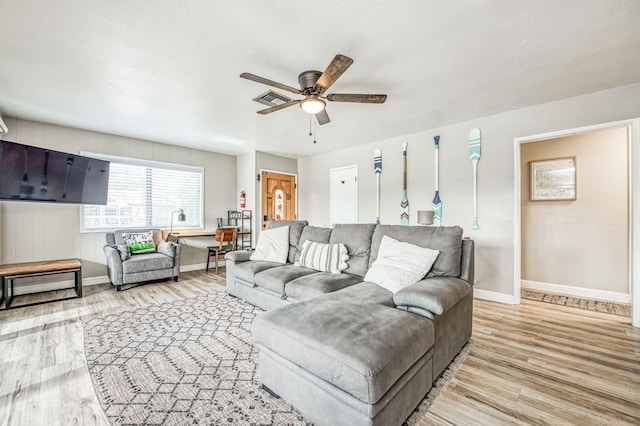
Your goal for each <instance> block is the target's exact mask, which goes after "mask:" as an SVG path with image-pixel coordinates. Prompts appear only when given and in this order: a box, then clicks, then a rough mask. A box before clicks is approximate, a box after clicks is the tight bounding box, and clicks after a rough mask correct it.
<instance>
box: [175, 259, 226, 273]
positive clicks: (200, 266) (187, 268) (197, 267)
mask: <svg viewBox="0 0 640 426" xmlns="http://www.w3.org/2000/svg"><path fill="white" fill-rule="evenodd" d="M218 266H224V262H223V261H220V263H218ZM211 268H214V266H213V264H211V265H209V269H211ZM201 269H207V264H206V263H194V264H193V265H184V266H183V265H180V272H191V271H199V270H201Z"/></svg>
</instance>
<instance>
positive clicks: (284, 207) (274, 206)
mask: <svg viewBox="0 0 640 426" xmlns="http://www.w3.org/2000/svg"><path fill="white" fill-rule="evenodd" d="M273 219H275V220H295V219H296V177H295V176H294V175H284V174H281V173H273V172H262V229H264V227H265V225H266V224H267V222H268V221H270V220H273Z"/></svg>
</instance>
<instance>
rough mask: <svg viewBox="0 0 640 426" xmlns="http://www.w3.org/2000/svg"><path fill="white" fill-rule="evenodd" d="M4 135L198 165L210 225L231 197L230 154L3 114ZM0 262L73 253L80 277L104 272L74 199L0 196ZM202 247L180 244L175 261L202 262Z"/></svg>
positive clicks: (99, 235) (96, 241)
mask: <svg viewBox="0 0 640 426" xmlns="http://www.w3.org/2000/svg"><path fill="white" fill-rule="evenodd" d="M5 122H6V124H7V126H8V127H9V133H8V134H7V135H4V139H5V140H8V141H13V142H18V143H23V144H27V145H34V146H39V147H44V148H51V149H54V150H58V151H63V152H71V153H75V154H78V153H79V152H80V151H88V152H96V153H103V154H110V155H116V156H123V157H133V158H142V159H147V160H153V161H162V162H167V163H178V164H186V165H191V166H199V167H203V168H204V179H205V180H204V225H205V228H206V229H207V230H215V228H216V218H217V217H225V218H226V216H227V210H228V209H231V208H234V206H235V205H236V203H237V200H236V199H237V194H236V158H235V157H234V156H230V155H224V154H215V153H212V152H207V151H200V150H196V149H191V148H181V147H178V146H174V145H167V144H162V143H157V142H149V141H144V140H139V139H131V138H126V137H121V136H115V135H109V134H104V133H97V132H90V131H86V130H79V129H72V128H68V127H61V126H54V125H50V124H43V123H38V122H33V121H26V120H21V119H14V118H5ZM0 235H2V239H1V241H0V254H1V256H0V263H14V262H30V261H38V260H52V259H63V258H68V257H74V258H79V259H81V260H82V263H83V271H82V273H83V278H91V277H103V276H106V261H105V257H104V253H103V251H102V247H103V246H104V244H105V234H104V233H103V232H95V233H80V208H79V207H78V206H77V205H63V204H55V203H31V202H12V201H1V202H0ZM204 262H206V251H204V250H201V249H194V248H191V247H183V251H182V258H181V265H183V266H186V265H194V264H196V265H197V264H203V263H204Z"/></svg>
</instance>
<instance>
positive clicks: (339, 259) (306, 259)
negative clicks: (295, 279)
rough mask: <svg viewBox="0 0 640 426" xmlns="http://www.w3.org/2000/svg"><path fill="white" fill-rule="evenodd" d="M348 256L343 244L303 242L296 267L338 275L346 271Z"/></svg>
mask: <svg viewBox="0 0 640 426" xmlns="http://www.w3.org/2000/svg"><path fill="white" fill-rule="evenodd" d="M347 260H349V254H348V253H347V248H346V247H345V245H344V244H323V243H316V242H315V241H309V240H307V241H305V242H304V243H303V244H302V250H301V251H300V258H299V259H298V261H297V262H296V263H295V264H296V265H297V266H303V267H305V268H311V269H315V270H316V271H321V272H330V273H332V274H339V273H341V272H342V271H343V270H345V269H347V267H348V266H349V265H347Z"/></svg>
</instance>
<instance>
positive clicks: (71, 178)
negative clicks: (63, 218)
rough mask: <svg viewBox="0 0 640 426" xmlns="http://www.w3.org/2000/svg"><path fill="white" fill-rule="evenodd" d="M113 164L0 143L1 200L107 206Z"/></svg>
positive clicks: (17, 144) (25, 146) (31, 147)
mask: <svg viewBox="0 0 640 426" xmlns="http://www.w3.org/2000/svg"><path fill="white" fill-rule="evenodd" d="M108 189H109V162H108V161H104V160H97V159H95V158H90V157H85V156H82V155H75V154H69V153H66V152H60V151H54V150H51V149H45V148H37V147H35V146H29V145H22V144H19V143H15V142H8V141H3V140H0V199H3V200H14V201H49V202H59V203H72V204H103V205H105V204H107V190H108Z"/></svg>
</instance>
